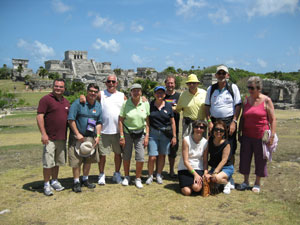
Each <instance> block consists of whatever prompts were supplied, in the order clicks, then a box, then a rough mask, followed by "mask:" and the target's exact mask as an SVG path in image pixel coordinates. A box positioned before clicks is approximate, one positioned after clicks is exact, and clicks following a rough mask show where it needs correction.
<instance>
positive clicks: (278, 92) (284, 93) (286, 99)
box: [202, 73, 300, 109]
mask: <svg viewBox="0 0 300 225" xmlns="http://www.w3.org/2000/svg"><path fill="white" fill-rule="evenodd" d="M262 81H263V89H262V93H263V94H265V95H267V96H269V97H270V98H271V99H272V102H273V104H274V107H275V109H300V89H299V86H298V84H297V83H296V82H292V81H283V80H277V79H263V80H262ZM216 82H217V79H216V77H215V74H214V73H209V74H204V76H203V78H202V83H203V85H204V87H206V88H208V87H209V86H210V85H212V84H214V83H216Z"/></svg>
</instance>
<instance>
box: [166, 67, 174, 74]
mask: <svg viewBox="0 0 300 225" xmlns="http://www.w3.org/2000/svg"><path fill="white" fill-rule="evenodd" d="M163 73H167V74H168V73H172V74H175V73H176V70H175V68H174V67H173V66H169V67H168V68H166V69H165V70H164V71H163Z"/></svg>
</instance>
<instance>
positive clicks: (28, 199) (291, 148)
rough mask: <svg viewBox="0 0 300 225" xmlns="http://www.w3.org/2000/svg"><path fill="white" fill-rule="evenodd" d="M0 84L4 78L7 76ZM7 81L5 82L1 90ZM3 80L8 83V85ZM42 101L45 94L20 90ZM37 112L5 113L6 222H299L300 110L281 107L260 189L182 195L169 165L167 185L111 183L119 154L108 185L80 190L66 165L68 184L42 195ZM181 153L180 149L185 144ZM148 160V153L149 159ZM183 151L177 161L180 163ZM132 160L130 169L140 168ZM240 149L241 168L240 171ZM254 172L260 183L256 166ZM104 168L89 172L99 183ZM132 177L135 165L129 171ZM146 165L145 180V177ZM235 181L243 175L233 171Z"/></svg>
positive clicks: (1, 150)
mask: <svg viewBox="0 0 300 225" xmlns="http://www.w3.org/2000/svg"><path fill="white" fill-rule="evenodd" d="M1 82H2V81H1ZM1 85H3V84H2V83H1V84H0V87H1V88H2V86H1ZM4 86H5V85H4ZM20 92H21V93H17V94H20V95H21V96H22V97H23V98H24V96H28V101H29V102H31V103H30V104H31V105H32V106H36V105H37V102H38V100H39V98H40V97H41V96H43V95H45V93H43V92H41V93H40V92H34V93H31V92H26V91H20ZM35 116H36V112H17V113H14V114H13V115H11V116H6V117H4V118H0V168H1V170H0V193H1V196H0V197H1V198H0V224H1V225H2V224H116V223H122V224H300V214H299V212H300V180H299V175H300V152H299V146H300V141H299V136H300V128H299V127H300V111H299V110H293V111H292V110H290V111H283V110H276V117H277V120H278V124H277V126H278V129H277V133H278V136H279V145H278V148H277V152H276V153H275V154H274V156H273V161H272V162H270V163H268V171H269V177H268V178H265V179H263V180H262V188H261V193H260V194H254V193H252V192H251V191H245V192H239V191H236V190H233V191H232V193H231V194H230V195H224V194H223V193H221V194H219V195H217V196H210V197H208V198H203V197H201V196H191V197H184V196H182V195H181V194H180V192H179V186H178V181H177V180H176V179H171V178H169V176H168V174H167V171H168V166H169V165H168V163H166V166H165V171H166V172H164V173H163V175H164V183H163V185H158V184H156V183H153V184H152V185H150V186H146V185H144V188H143V189H141V190H139V189H137V188H136V187H135V186H134V185H130V186H128V187H122V186H121V185H118V184H113V183H112V181H111V176H112V174H113V172H114V164H113V155H112V154H111V155H109V156H108V157H107V163H106V171H105V172H106V176H107V184H106V185H105V186H98V185H97V187H96V189H93V190H88V189H86V188H83V192H82V193H80V194H75V193H74V192H72V190H71V188H72V182H73V179H72V173H71V169H70V167H68V166H65V167H61V168H60V178H61V182H62V184H63V185H64V186H65V187H66V190H64V191H62V192H56V193H54V196H52V197H46V196H44V195H43V180H42V179H43V177H42V165H41V157H42V145H41V142H40V134H39V131H38V128H37V125H36V121H35ZM179 155H180V150H179ZM145 160H146V161H145V162H147V157H145ZM178 161H179V157H178V158H177V160H176V162H177V163H178ZM134 164H135V163H134V160H133V161H132V169H133V168H135V166H134ZM238 165H239V151H237V155H236V164H235V170H236V171H238ZM251 172H252V174H251V176H250V178H251V181H252V183H251V184H252V185H253V181H254V175H253V172H254V167H253V166H252V171H251ZM97 174H98V168H97V165H92V169H91V173H90V175H91V176H90V178H91V181H92V182H94V183H96V182H97ZM130 175H131V177H132V179H134V176H135V173H134V170H132V171H131V174H130ZM146 176H147V167H146V163H145V165H144V169H143V183H144V182H145V180H146ZM234 179H235V182H236V183H241V182H242V181H243V178H242V176H241V175H240V174H239V173H238V172H236V173H235V174H234Z"/></svg>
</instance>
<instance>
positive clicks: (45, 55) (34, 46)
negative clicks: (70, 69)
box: [17, 39, 55, 62]
mask: <svg viewBox="0 0 300 225" xmlns="http://www.w3.org/2000/svg"><path fill="white" fill-rule="evenodd" d="M17 46H18V47H19V48H22V49H24V50H26V51H28V52H29V53H30V54H31V55H33V57H34V59H35V60H36V61H37V62H44V61H46V60H47V59H49V57H52V56H54V55H55V51H54V49H53V48H52V47H49V46H47V45H46V44H43V43H41V42H40V41H34V42H33V43H29V42H27V41H25V40H23V39H20V40H19V41H18V43H17Z"/></svg>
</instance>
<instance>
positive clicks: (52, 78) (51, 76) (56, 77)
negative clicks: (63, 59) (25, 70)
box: [48, 72, 60, 80]
mask: <svg viewBox="0 0 300 225" xmlns="http://www.w3.org/2000/svg"><path fill="white" fill-rule="evenodd" d="M48 77H49V79H51V80H55V79H58V78H60V75H59V73H58V72H55V73H49V74H48Z"/></svg>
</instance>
